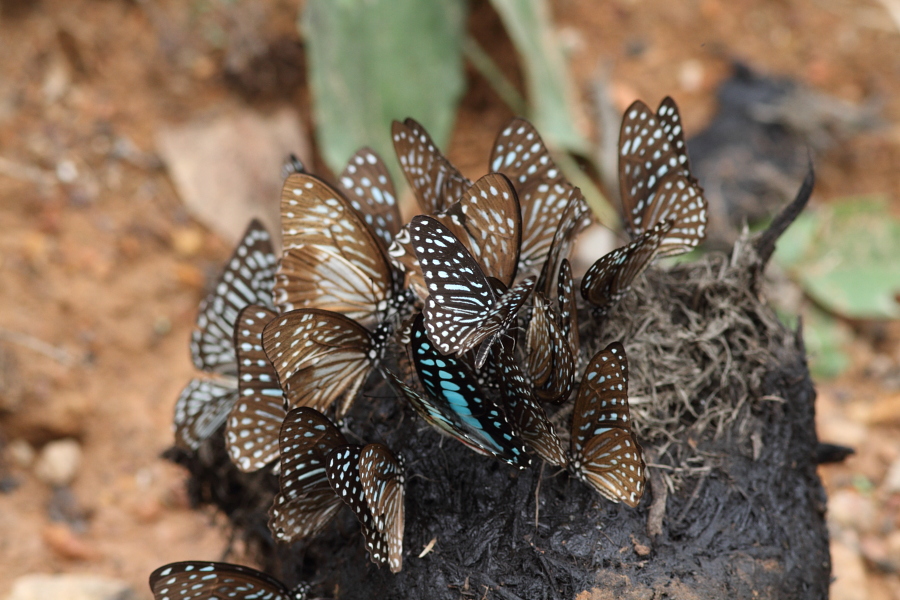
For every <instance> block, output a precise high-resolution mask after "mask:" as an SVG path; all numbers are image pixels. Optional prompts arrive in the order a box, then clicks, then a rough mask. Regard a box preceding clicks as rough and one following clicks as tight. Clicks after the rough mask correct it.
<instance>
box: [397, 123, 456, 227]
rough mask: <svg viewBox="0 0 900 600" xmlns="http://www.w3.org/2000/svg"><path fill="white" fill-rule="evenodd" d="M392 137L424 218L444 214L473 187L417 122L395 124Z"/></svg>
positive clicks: (401, 165)
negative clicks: (445, 210)
mask: <svg viewBox="0 0 900 600" xmlns="http://www.w3.org/2000/svg"><path fill="white" fill-rule="evenodd" d="M391 135H392V138H393V140H394V150H395V151H396V153H397V160H398V161H399V162H400V167H401V168H402V169H403V174H404V175H406V180H407V181H408V182H409V187H411V188H412V190H413V192H414V193H415V195H416V198H417V199H418V201H419V206H420V207H421V209H422V212H424V213H425V214H429V215H431V214H435V213H438V212H440V211H442V210H444V209H445V208H446V207H448V206H449V205H450V204H452V203H453V202H455V201H457V200H459V198H460V197H461V196H462V195H463V193H464V192H465V191H466V190H467V189H469V187H471V185H472V182H471V181H469V180H468V179H466V178H465V177H463V175H462V174H461V173H460V172H459V171H458V170H457V169H456V167H454V166H453V165H452V164H451V163H450V161H449V160H447V159H446V158H445V157H444V155H443V154H441V151H440V150H438V147H437V146H436V145H435V143H434V142H433V141H431V137H430V136H429V135H428V132H427V131H425V128H424V127H422V126H421V125H420V124H419V123H417V122H416V121H415V120H413V119H406V120H405V121H404V122H403V123H400V122H399V121H394V123H393V125H392V127H391Z"/></svg>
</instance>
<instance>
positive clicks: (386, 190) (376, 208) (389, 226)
mask: <svg viewBox="0 0 900 600" xmlns="http://www.w3.org/2000/svg"><path fill="white" fill-rule="evenodd" d="M338 186H339V187H340V189H341V191H342V192H343V193H344V197H346V198H347V200H349V201H350V206H352V207H353V208H354V209H355V210H356V212H357V213H359V215H360V216H361V217H362V218H363V220H364V221H365V222H366V225H368V226H369V227H370V228H371V229H372V231H373V232H374V233H375V235H376V236H377V237H378V238H379V239H380V240H381V241H382V242H384V247H385V248H387V247H388V246H389V245H390V243H391V241H392V240H393V239H394V236H396V235H397V232H398V231H399V230H400V209H399V207H398V205H397V192H395V191H394V183H393V182H392V181H391V174H390V172H389V171H388V169H387V166H386V165H385V164H384V161H383V160H381V157H380V156H378V154H376V153H375V152H374V151H373V150H371V149H369V148H361V149H360V150H357V151H356V153H354V154H353V156H351V157H350V160H349V161H347V166H346V167H344V170H343V171H342V172H341V174H340V175H339V176H338Z"/></svg>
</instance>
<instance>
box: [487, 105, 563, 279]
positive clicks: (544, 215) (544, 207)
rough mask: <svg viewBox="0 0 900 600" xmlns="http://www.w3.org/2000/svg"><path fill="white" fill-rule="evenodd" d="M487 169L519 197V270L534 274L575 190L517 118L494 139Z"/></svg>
mask: <svg viewBox="0 0 900 600" xmlns="http://www.w3.org/2000/svg"><path fill="white" fill-rule="evenodd" d="M490 169H491V171H496V172H498V173H503V174H504V175H506V176H507V177H509V179H510V180H511V181H512V183H513V186H514V187H515V189H516V192H518V194H519V203H520V204H521V206H522V249H521V252H520V255H519V268H520V271H521V272H522V273H523V274H525V275H528V274H530V273H537V272H538V271H539V270H540V268H541V266H542V265H543V263H544V260H545V257H546V256H547V252H548V250H549V248H550V243H551V241H552V239H553V236H554V233H555V231H556V229H557V226H558V224H559V222H560V219H561V218H562V215H563V213H564V212H565V210H566V206H567V205H568V204H569V201H570V199H571V196H572V194H573V193H574V191H575V189H576V188H573V187H572V185H571V184H570V183H569V182H568V181H567V180H566V179H565V178H564V177H563V175H562V172H561V171H560V170H559V168H558V167H557V166H556V164H555V163H554V162H553V160H552V159H551V158H550V153H549V152H548V151H547V147H546V146H545V145H544V142H543V141H542V140H541V137H540V136H539V135H538V133H537V131H536V130H535V129H534V127H533V126H532V125H531V123H529V122H528V121H526V120H524V119H520V118H515V119H513V120H512V121H510V123H509V124H508V125H507V126H506V127H504V128H503V129H502V130H501V132H500V133H499V134H498V135H497V138H496V140H495V141H494V147H493V150H492V152H491V158H490ZM579 194H580V192H579Z"/></svg>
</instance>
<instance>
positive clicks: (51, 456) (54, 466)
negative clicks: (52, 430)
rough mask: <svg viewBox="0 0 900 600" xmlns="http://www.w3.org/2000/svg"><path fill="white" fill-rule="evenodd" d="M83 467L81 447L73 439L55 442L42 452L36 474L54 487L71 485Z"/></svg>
mask: <svg viewBox="0 0 900 600" xmlns="http://www.w3.org/2000/svg"><path fill="white" fill-rule="evenodd" d="M80 466H81V445H80V444H79V443H78V442H77V441H75V440H73V439H71V438H67V439H63V440H55V441H52V442H50V443H48V444H47V445H46V446H44V448H43V449H42V450H41V453H40V455H39V456H38V459H37V463H36V464H35V466H34V474H35V475H36V476H37V478H38V479H40V480H41V481H43V482H44V483H46V484H47V485H52V486H64V485H69V484H70V483H72V481H73V480H74V479H75V476H76V475H77V474H78V469H79V467H80Z"/></svg>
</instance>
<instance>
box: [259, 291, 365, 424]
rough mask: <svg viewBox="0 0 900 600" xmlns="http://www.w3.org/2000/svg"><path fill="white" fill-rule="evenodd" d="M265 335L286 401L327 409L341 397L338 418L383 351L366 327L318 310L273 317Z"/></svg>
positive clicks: (265, 344) (337, 315) (268, 353)
mask: <svg viewBox="0 0 900 600" xmlns="http://www.w3.org/2000/svg"><path fill="white" fill-rule="evenodd" d="M262 339H263V348H264V349H265V352H266V355H267V356H268V357H269V360H271V361H272V365H273V366H274V367H275V370H276V372H277V373H278V379H279V381H280V382H281V386H282V388H283V389H284V393H285V396H286V397H287V400H288V403H289V404H290V405H291V406H309V407H312V408H315V409H317V410H321V411H324V410H326V409H327V408H328V407H329V406H331V404H333V403H334V402H335V401H337V400H339V399H340V400H341V402H340V404H339V405H338V410H337V413H338V415H339V416H342V415H344V414H345V413H346V412H347V410H349V408H350V405H351V403H352V402H353V400H354V399H355V398H356V395H357V394H358V392H359V390H360V389H361V387H362V385H363V383H365V381H366V377H367V376H368V374H369V372H370V371H371V368H372V366H373V364H375V362H376V360H377V358H378V352H379V344H377V343H376V340H375V338H373V336H372V334H371V333H369V331H368V330H367V329H366V328H365V327H362V326H361V325H360V324H359V323H357V322H356V321H353V320H352V319H349V318H347V317H345V316H344V315H341V314H338V313H335V312H330V311H325V310H318V309H314V308H309V309H303V308H301V309H297V310H294V311H291V312H289V313H285V314H283V315H281V316H280V317H278V318H276V319H274V320H273V321H271V322H270V323H269V324H268V325H267V326H266V328H265V330H264V331H263V338H262Z"/></svg>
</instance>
